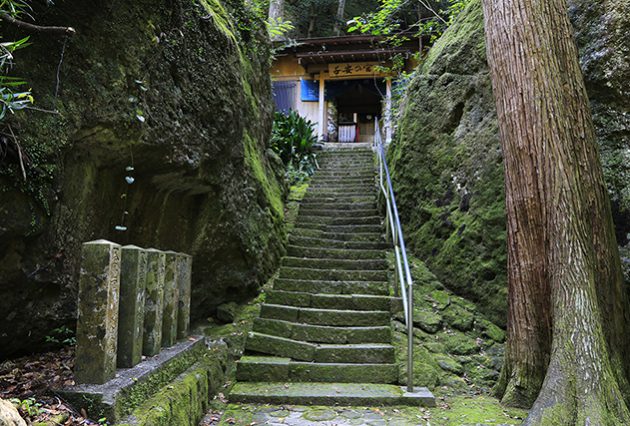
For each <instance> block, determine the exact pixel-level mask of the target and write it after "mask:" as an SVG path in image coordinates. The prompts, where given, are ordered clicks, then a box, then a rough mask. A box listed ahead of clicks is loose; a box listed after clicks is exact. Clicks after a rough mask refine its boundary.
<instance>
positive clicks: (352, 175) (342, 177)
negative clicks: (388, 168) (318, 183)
mask: <svg viewBox="0 0 630 426" xmlns="http://www.w3.org/2000/svg"><path fill="white" fill-rule="evenodd" d="M316 173H317V174H315V175H314V176H315V178H316V179H320V178H327V179H337V180H338V181H340V182H345V181H346V179H374V178H375V175H374V172H344V171H341V170H340V171H336V172H333V171H331V172H316Z"/></svg>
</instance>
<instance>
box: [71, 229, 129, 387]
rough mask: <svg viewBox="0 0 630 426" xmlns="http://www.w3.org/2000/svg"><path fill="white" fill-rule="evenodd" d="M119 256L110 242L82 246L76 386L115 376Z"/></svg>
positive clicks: (118, 251) (115, 247)
mask: <svg viewBox="0 0 630 426" xmlns="http://www.w3.org/2000/svg"><path fill="white" fill-rule="evenodd" d="M120 256H121V251H120V246H119V245H118V244H115V243H112V242H110V241H106V240H98V241H91V242H88V243H84V244H83V247H82V250H81V274H80V277H79V300H78V318H77V335H76V337H77V348H76V358H75V369H74V375H75V380H76V382H77V383H93V384H102V383H105V382H107V381H108V380H110V379H112V378H113V377H114V374H115V373H116V351H117V346H118V334H117V331H118V306H119V305H118V304H119V297H120Z"/></svg>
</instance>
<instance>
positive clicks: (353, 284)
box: [273, 278, 389, 296]
mask: <svg viewBox="0 0 630 426" xmlns="http://www.w3.org/2000/svg"><path fill="white" fill-rule="evenodd" d="M273 288H274V290H283V291H299V292H304V293H322V294H374V295H385V296H388V295H389V283H388V282H387V281H331V280H296V279H287V278H277V279H276V280H275V281H274V285H273Z"/></svg>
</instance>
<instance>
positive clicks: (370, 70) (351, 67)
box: [328, 62, 386, 78]
mask: <svg viewBox="0 0 630 426" xmlns="http://www.w3.org/2000/svg"><path fill="white" fill-rule="evenodd" d="M383 65H384V64H382V63H380V62H348V63H343V64H328V75H329V77H330V78H342V77H366V76H370V77H371V76H385V75H386V73H384V72H383V71H382V69H381V67H382V66H383Z"/></svg>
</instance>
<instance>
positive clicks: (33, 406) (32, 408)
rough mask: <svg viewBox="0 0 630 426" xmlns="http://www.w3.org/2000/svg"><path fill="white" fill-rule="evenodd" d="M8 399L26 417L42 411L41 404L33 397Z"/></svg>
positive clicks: (36, 414) (34, 415)
mask: <svg viewBox="0 0 630 426" xmlns="http://www.w3.org/2000/svg"><path fill="white" fill-rule="evenodd" d="M10 401H11V403H12V404H13V405H15V407H16V408H17V409H18V410H20V412H21V413H22V414H23V415H25V416H27V417H37V416H38V415H40V414H41V412H42V409H41V406H42V404H41V403H39V402H37V401H36V400H35V398H26V399H18V398H12V399H11V400H10Z"/></svg>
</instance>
